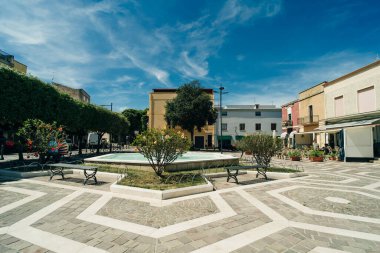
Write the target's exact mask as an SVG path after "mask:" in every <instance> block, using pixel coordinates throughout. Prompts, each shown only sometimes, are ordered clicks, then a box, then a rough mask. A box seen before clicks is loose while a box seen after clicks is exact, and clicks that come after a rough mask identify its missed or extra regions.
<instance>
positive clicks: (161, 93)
mask: <svg viewBox="0 0 380 253" xmlns="http://www.w3.org/2000/svg"><path fill="white" fill-rule="evenodd" d="M203 91H204V92H206V93H207V94H209V95H210V99H211V100H212V101H214V92H213V90H212V89H203ZM176 96H177V89H153V92H151V93H150V94H149V110H148V117H149V123H148V126H149V128H156V129H166V128H167V127H168V124H167V122H166V120H165V111H166V109H165V106H166V103H167V102H168V101H170V100H172V99H174V98H175V97H176ZM176 128H177V129H179V130H181V131H183V132H184V133H185V135H186V136H187V137H188V138H189V139H190V138H191V134H190V133H189V132H187V131H184V130H182V129H180V128H179V127H176ZM192 141H193V143H194V146H195V147H196V148H202V149H203V148H211V147H213V145H214V125H206V126H205V127H203V128H202V129H201V131H198V130H197V129H196V128H195V129H194V139H193V140H192Z"/></svg>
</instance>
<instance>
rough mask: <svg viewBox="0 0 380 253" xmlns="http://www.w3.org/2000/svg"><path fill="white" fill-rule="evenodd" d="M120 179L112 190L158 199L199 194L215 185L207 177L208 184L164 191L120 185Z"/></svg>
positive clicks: (112, 186)
mask: <svg viewBox="0 0 380 253" xmlns="http://www.w3.org/2000/svg"><path fill="white" fill-rule="evenodd" d="M121 179H122V178H121ZM121 179H120V180H121ZM120 180H118V181H117V182H115V183H113V184H112V185H111V186H110V190H111V192H115V193H122V194H128V195H134V196H139V197H143V198H151V199H158V200H162V199H172V198H177V197H182V196H187V195H192V194H197V193H203V192H211V191H213V190H214V186H213V185H212V184H211V183H210V182H209V181H208V180H207V179H205V180H206V182H207V183H206V184H202V185H195V186H189V187H182V188H177V189H170V190H163V191H161V190H151V189H145V188H140V187H132V186H125V185H119V184H117V183H118V182H119V181H120Z"/></svg>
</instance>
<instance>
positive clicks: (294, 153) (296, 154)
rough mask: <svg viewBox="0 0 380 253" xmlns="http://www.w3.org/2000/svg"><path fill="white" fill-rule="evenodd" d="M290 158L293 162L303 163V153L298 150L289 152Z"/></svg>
mask: <svg viewBox="0 0 380 253" xmlns="http://www.w3.org/2000/svg"><path fill="white" fill-rule="evenodd" d="M288 156H289V157H290V160H292V161H301V152H300V151H299V150H297V149H295V150H291V151H289V152H288Z"/></svg>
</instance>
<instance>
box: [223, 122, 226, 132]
mask: <svg viewBox="0 0 380 253" xmlns="http://www.w3.org/2000/svg"><path fill="white" fill-rule="evenodd" d="M222 131H227V123H222Z"/></svg>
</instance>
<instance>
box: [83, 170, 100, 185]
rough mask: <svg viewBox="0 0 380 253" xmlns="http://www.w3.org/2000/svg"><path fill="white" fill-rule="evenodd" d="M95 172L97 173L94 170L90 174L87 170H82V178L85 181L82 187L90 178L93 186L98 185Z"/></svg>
mask: <svg viewBox="0 0 380 253" xmlns="http://www.w3.org/2000/svg"><path fill="white" fill-rule="evenodd" d="M96 172H98V170H97V169H95V170H94V171H93V172H92V173H87V170H84V176H85V179H84V181H83V185H86V184H87V181H88V180H89V179H91V178H93V179H94V181H95V184H98V180H97V179H96Z"/></svg>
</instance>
